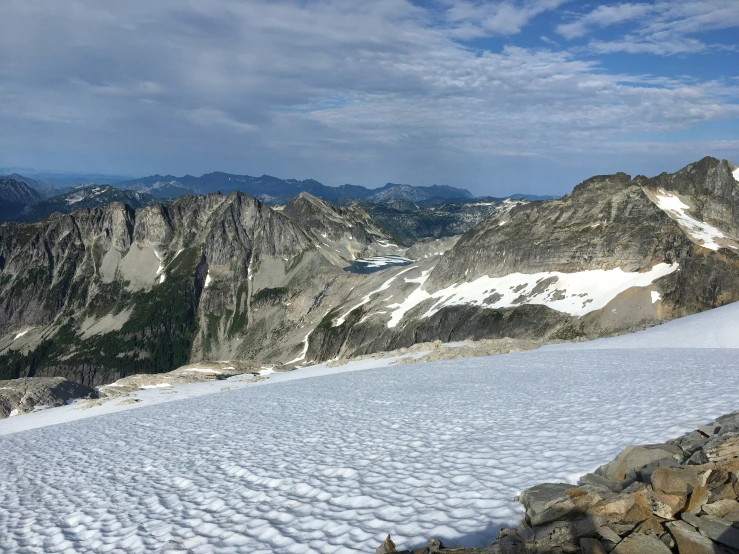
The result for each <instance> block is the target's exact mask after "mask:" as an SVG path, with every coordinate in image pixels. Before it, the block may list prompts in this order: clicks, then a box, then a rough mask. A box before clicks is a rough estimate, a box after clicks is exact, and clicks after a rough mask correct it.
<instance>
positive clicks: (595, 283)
mask: <svg viewBox="0 0 739 554" xmlns="http://www.w3.org/2000/svg"><path fill="white" fill-rule="evenodd" d="M677 269H678V264H666V263H661V264H657V265H655V266H654V267H653V268H652V269H650V270H649V271H645V272H641V273H639V272H635V271H634V272H628V271H623V270H622V269H621V268H616V269H608V270H604V269H594V270H589V271H580V272H575V273H560V272H557V271H550V272H546V273H511V274H510V275H506V276H505V277H487V276H484V277H480V278H478V279H475V280H474V281H470V282H468V283H461V284H454V285H452V286H450V287H447V288H445V289H441V290H438V291H436V292H433V293H429V292H427V291H425V290H424V289H423V285H424V283H425V282H426V279H427V278H428V274H427V273H424V276H423V277H422V278H420V279H416V280H415V282H418V283H420V286H419V287H418V288H417V289H416V290H415V291H413V292H412V293H411V294H410V295H409V296H408V297H407V298H406V299H405V300H404V301H403V302H400V303H395V304H391V305H389V306H388V308H393V309H394V311H393V313H392V316H391V317H390V321H388V324H387V325H388V327H395V326H396V325H397V324H398V323H399V322H400V321H401V320H402V319H403V316H404V315H405V314H406V313H408V312H409V311H410V310H412V309H413V308H415V307H416V306H418V305H419V304H420V303H422V302H424V301H426V300H428V299H430V298H431V299H435V300H436V303H435V304H434V305H433V306H431V308H429V309H428V311H426V312H425V313H423V314H422V315H421V317H424V318H425V317H430V316H432V315H434V314H435V313H436V312H438V311H439V310H441V309H442V308H446V307H449V306H457V305H460V304H468V305H474V306H484V307H488V308H510V307H512V306H520V305H522V304H543V305H545V306H549V307H550V308H552V309H553V310H557V311H559V312H565V313H568V314H570V315H575V316H582V315H585V314H588V313H590V312H592V311H595V310H599V309H601V308H603V307H604V306H605V305H606V304H608V303H609V302H610V301H611V300H613V299H614V298H616V296H618V295H619V294H621V293H622V292H624V291H625V290H627V289H630V288H631V287H646V286H649V285H650V284H652V283H653V282H654V281H656V280H657V279H659V278H660V277H664V276H665V275H669V274H670V273H672V272H674V271H677ZM413 281H414V280H412V279H406V282H408V283H410V282H413Z"/></svg>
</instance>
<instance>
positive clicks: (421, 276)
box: [309, 158, 739, 359]
mask: <svg viewBox="0 0 739 554" xmlns="http://www.w3.org/2000/svg"><path fill="white" fill-rule="evenodd" d="M735 167H736V166H733V165H732V164H729V163H728V162H726V161H723V162H721V161H719V160H715V159H712V158H706V159H704V160H701V161H700V162H698V163H695V164H691V165H690V166H688V167H686V168H684V169H683V170H681V171H679V172H677V173H675V174H672V175H667V174H664V175H661V176H659V177H656V178H653V179H649V178H646V177H641V176H640V177H637V178H635V179H631V178H630V177H629V176H628V175H626V174H623V173H620V174H616V175H608V176H599V177H594V178H592V179H588V180H587V181H585V182H583V183H581V184H580V185H578V186H577V187H575V189H574V190H573V192H572V194H570V195H568V196H565V197H563V198H561V199H557V200H549V201H544V202H535V203H530V204H525V205H521V206H518V207H515V208H513V209H512V210H510V212H508V213H505V214H501V215H499V216H495V217H493V218H491V219H489V220H487V221H486V222H484V223H482V224H480V225H479V226H477V227H476V228H474V229H473V230H471V231H470V232H469V233H467V234H466V235H464V236H463V237H462V238H461V239H460V240H459V241H458V242H457V243H456V244H455V245H454V246H453V247H452V248H450V249H449V250H448V251H447V252H446V253H444V254H443V255H441V256H438V257H433V256H432V257H430V258H423V259H419V260H418V261H417V263H416V264H413V266H412V267H409V268H403V269H401V270H395V276H394V277H392V279H393V280H392V281H390V280H389V279H388V281H387V286H386V287H384V288H383V287H379V288H378V289H377V291H375V293H373V294H371V295H369V299H368V300H367V301H365V302H357V303H356V306H357V307H356V308H354V310H353V311H350V312H349V313H348V314H346V315H345V316H342V317H340V318H337V317H336V314H339V313H340V312H336V314H331V317H328V318H327V319H326V320H325V321H324V322H323V323H322V325H321V326H319V328H318V329H317V332H316V333H315V334H314V336H312V344H311V346H310V347H309V357H310V356H315V357H316V358H317V359H323V358H325V357H333V356H335V355H346V354H347V353H355V354H364V353H367V352H371V351H375V350H381V349H387V348H399V347H403V346H409V345H410V344H413V343H415V342H422V341H429V340H434V339H437V338H438V339H441V340H444V341H448V340H462V339H478V338H497V337H511V338H521V339H535V340H555V339H562V340H570V339H575V338H580V337H582V338H586V337H596V336H603V335H608V334H612V333H617V332H624V331H626V330H633V329H636V328H640V327H644V326H648V325H653V324H655V323H658V322H660V321H664V320H666V319H670V318H673V317H677V316H682V315H687V314H690V313H695V312H698V311H702V310H705V309H710V308H713V307H716V306H719V305H722V304H725V303H728V302H734V301H737V300H739V257H738V256H737V250H738V249H739V243H737V236H739V235H738V233H737V228H736V220H735V216H734V214H735V213H736V212H735V207H736V195H737V191H738V190H739V184H738V183H737V181H736V177H735V176H734V172H735V171H736V169H735ZM386 277H387V278H391V274H390V273H388V274H387V275H386ZM360 294H362V293H360ZM364 294H365V295H366V294H367V293H364ZM361 298H362V297H361V296H359V299H361ZM365 298H366V296H365ZM351 307H352V306H351V305H347V309H351Z"/></svg>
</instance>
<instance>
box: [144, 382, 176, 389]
mask: <svg viewBox="0 0 739 554" xmlns="http://www.w3.org/2000/svg"><path fill="white" fill-rule="evenodd" d="M171 386H172V385H170V384H169V383H158V384H156V385H142V386H141V387H139V388H141V389H144V390H146V389H163V388H165V387H171Z"/></svg>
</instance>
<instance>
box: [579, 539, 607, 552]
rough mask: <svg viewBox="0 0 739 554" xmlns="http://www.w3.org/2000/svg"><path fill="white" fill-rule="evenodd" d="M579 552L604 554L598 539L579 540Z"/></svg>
mask: <svg viewBox="0 0 739 554" xmlns="http://www.w3.org/2000/svg"><path fill="white" fill-rule="evenodd" d="M580 550H581V551H582V554H606V551H605V550H604V549H603V545H602V544H601V543H600V541H599V540H598V539H580Z"/></svg>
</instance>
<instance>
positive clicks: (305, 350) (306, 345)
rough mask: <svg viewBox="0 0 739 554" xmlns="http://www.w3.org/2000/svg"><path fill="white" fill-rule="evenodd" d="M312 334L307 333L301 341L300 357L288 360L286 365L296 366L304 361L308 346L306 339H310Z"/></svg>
mask: <svg viewBox="0 0 739 554" xmlns="http://www.w3.org/2000/svg"><path fill="white" fill-rule="evenodd" d="M312 332H313V331H312V330H311V332H310V333H308V334H307V335H305V338H304V339H303V351H302V352H301V353H300V356H298V357H297V358H295V359H294V360H290V361H289V362H287V363H289V364H296V363H298V362H300V361H302V360H305V357H306V355H307V354H308V344H309V343H308V339H309V338H310V335H311V333H312Z"/></svg>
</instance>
